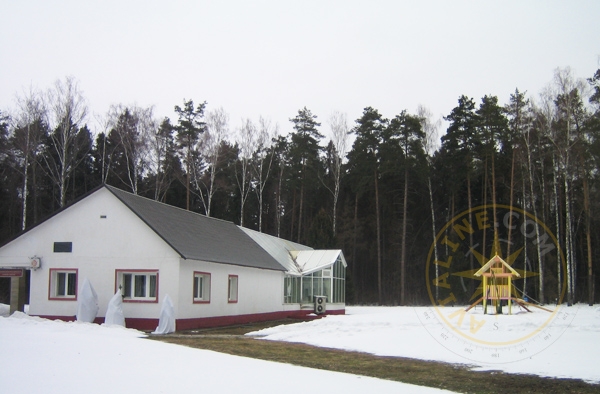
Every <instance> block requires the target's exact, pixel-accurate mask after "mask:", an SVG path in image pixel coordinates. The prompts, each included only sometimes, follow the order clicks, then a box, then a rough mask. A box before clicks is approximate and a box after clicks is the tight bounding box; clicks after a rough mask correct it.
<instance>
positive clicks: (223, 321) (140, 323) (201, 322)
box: [35, 308, 346, 331]
mask: <svg viewBox="0 0 600 394" xmlns="http://www.w3.org/2000/svg"><path fill="white" fill-rule="evenodd" d="M345 314H346V309H345V308H344V309H337V310H328V311H327V313H326V314H323V315H314V314H313V311H312V310H310V309H302V310H295V311H278V312H267V313H254V314H250V315H234V316H215V317H200V318H194V319H177V320H176V321H175V327H176V329H177V330H178V331H181V330H192V329H195V328H210V327H223V326H231V325H236V324H248V323H257V322H261V321H269V320H282V319H302V320H309V319H320V318H322V317H324V316H327V315H345ZM35 316H38V317H41V318H44V319H50V320H62V321H75V320H76V316H52V315H35ZM158 321H159V319H144V318H125V326H126V327H127V328H135V329H137V330H143V331H154V330H155V329H156V327H158ZM94 323H96V324H102V323H104V317H97V318H96V319H95V320H94Z"/></svg>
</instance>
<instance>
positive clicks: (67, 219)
mask: <svg viewBox="0 0 600 394" xmlns="http://www.w3.org/2000/svg"><path fill="white" fill-rule="evenodd" d="M101 216H106V218H101ZM54 242H72V243H73V250H72V253H54V252H53V245H54ZM34 255H35V256H38V257H41V260H42V268H41V269H38V270H36V271H32V272H31V290H30V308H29V313H30V314H32V315H50V316H74V315H75V314H76V312H77V301H72V300H69V301H66V300H64V301H63V300H56V301H55V300H49V299H48V298H49V297H48V289H49V272H50V268H77V269H78V292H79V289H80V288H81V285H82V284H83V281H84V279H85V278H88V279H89V280H90V282H91V284H92V286H93V287H94V289H95V290H96V293H97V294H98V299H99V300H98V301H99V307H100V310H99V312H98V316H101V317H102V316H104V315H105V313H106V309H107V305H108V301H109V300H110V298H111V297H112V296H113V294H114V293H115V280H116V279H115V270H116V269H140V268H147V269H156V270H159V292H158V296H159V302H158V303H135V304H134V303H124V305H123V311H124V314H125V317H131V318H140V317H146V318H147V317H154V318H158V317H159V313H160V305H161V303H162V299H163V298H164V296H165V295H166V294H169V295H170V297H171V298H172V299H174V300H175V299H177V298H178V297H179V294H178V287H179V286H178V283H177V278H178V277H179V275H178V270H179V264H178V262H179V255H178V254H176V253H175V252H174V251H173V250H172V249H171V248H169V247H168V246H167V245H166V243H165V242H164V241H163V240H162V239H161V238H160V237H159V236H158V235H156V233H154V232H153V231H152V230H151V229H150V228H148V227H147V226H146V225H145V224H144V223H143V222H142V221H141V220H140V219H139V218H138V217H137V216H136V215H135V214H134V213H133V212H131V211H130V210H129V209H128V208H127V207H126V206H124V205H123V204H122V203H121V202H120V201H118V199H117V198H116V197H115V196H114V195H113V194H112V193H110V191H108V190H106V189H104V188H102V189H99V190H98V191H97V192H95V193H94V194H93V195H91V196H89V197H88V198H86V199H85V200H83V201H81V202H79V203H77V204H75V205H73V206H72V207H70V208H68V209H66V210H65V211H63V212H61V213H59V214H57V215H55V216H54V217H52V218H51V219H49V220H48V221H46V222H44V223H42V224H40V225H39V226H37V227H35V228H34V229H32V230H30V231H29V232H27V233H25V234H24V235H23V236H21V237H20V238H18V239H16V240H14V241H13V242H11V243H9V244H7V245H5V246H4V247H3V248H1V249H0V264H1V265H4V266H7V265H11V264H17V263H21V264H22V263H27V261H29V258H30V257H33V256H34ZM169 278H170V279H169Z"/></svg>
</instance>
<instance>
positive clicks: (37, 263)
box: [29, 257, 42, 271]
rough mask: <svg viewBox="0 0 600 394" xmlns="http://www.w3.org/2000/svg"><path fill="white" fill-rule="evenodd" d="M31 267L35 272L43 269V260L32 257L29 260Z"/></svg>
mask: <svg viewBox="0 0 600 394" xmlns="http://www.w3.org/2000/svg"><path fill="white" fill-rule="evenodd" d="M29 267H30V268H31V269H32V270H34V271H35V270H37V269H38V268H41V267H42V259H40V258H39V257H32V258H31V259H30V260H29Z"/></svg>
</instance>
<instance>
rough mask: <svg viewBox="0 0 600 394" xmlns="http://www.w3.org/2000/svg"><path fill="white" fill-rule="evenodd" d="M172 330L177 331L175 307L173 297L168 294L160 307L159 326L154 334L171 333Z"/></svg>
mask: <svg viewBox="0 0 600 394" xmlns="http://www.w3.org/2000/svg"><path fill="white" fill-rule="evenodd" d="M171 332H175V308H174V307H173V302H172V301H171V297H169V295H168V294H167V295H166V296H165V298H164V299H163V304H162V307H161V308H160V318H159V321H158V327H156V330H154V332H153V333H152V334H169V333H171Z"/></svg>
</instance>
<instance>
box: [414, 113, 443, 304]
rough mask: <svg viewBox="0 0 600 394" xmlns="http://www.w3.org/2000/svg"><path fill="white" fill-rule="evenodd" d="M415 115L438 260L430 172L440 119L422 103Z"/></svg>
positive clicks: (435, 254) (436, 274)
mask: <svg viewBox="0 0 600 394" xmlns="http://www.w3.org/2000/svg"><path fill="white" fill-rule="evenodd" d="M417 117H418V118H419V121H420V122H421V129H422V130H423V133H424V140H423V145H424V149H425V153H426V157H427V190H428V191H429V208H430V210H431V231H432V233H431V235H432V245H433V257H434V259H435V260H434V261H438V254H437V242H436V236H437V230H436V226H435V207H434V204H433V188H432V187H431V173H432V171H433V153H434V152H435V150H436V149H437V140H438V138H439V137H438V130H439V128H440V127H441V124H442V120H441V119H438V120H434V119H433V114H432V112H431V111H430V110H429V109H428V108H426V107H425V106H423V105H419V106H418V107H417ZM434 265H435V277H436V278H437V277H439V267H438V265H437V264H434ZM434 287H435V299H436V300H438V299H439V286H434Z"/></svg>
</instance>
